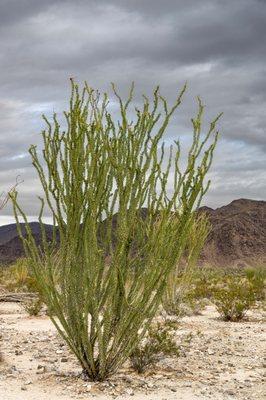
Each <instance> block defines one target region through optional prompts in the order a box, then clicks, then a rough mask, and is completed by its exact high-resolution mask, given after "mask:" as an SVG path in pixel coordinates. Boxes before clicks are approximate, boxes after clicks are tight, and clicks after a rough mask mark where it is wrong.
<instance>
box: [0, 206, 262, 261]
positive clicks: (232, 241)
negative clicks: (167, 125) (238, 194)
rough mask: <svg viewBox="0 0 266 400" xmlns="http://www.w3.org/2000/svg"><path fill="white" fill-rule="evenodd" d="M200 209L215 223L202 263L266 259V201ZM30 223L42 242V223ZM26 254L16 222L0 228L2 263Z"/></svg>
mask: <svg viewBox="0 0 266 400" xmlns="http://www.w3.org/2000/svg"><path fill="white" fill-rule="evenodd" d="M200 212H205V213H206V214H207V215H208V217H209V219H210V222H211V225H212V230H211V232H210V235H209V237H208V240H207V242H206V244H205V247H204V249H203V251H202V255H201V260H200V262H201V263H202V264H210V265H217V266H221V267H223V266H232V265H239V266H242V265H247V264H250V263H252V264H256V263H260V262H266V201H255V200H247V199H240V200H234V201H233V202H232V203H230V204H228V205H227V206H224V207H220V208H217V209H216V210H213V209H211V208H209V207H202V208H201V209H200ZM30 225H31V229H32V232H33V234H34V236H35V238H36V240H37V242H38V243H39V242H40V236H41V235H40V227H39V224H38V223H37V222H32V223H31V224H30ZM114 228H115V219H114ZM45 229H46V232H47V236H48V238H49V237H50V236H51V235H52V227H51V226H50V225H45ZM23 254H24V253H23V247H22V244H21V242H20V239H19V237H18V234H17V229H16V225H15V224H10V225H6V226H2V227H0V264H10V263H12V262H14V261H15V260H16V259H17V258H19V257H21V256H23Z"/></svg>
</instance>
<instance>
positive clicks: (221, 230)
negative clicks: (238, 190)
mask: <svg viewBox="0 0 266 400" xmlns="http://www.w3.org/2000/svg"><path fill="white" fill-rule="evenodd" d="M200 211H204V212H205V213H206V215H207V216H208V217H209V220H210V222H211V225H212V230H211V232H210V235H209V237H208V239H207V242H206V244H205V246H204V249H203V251H202V254H201V261H202V262H207V263H208V264H212V265H217V266H228V265H239V266H243V265H246V264H250V263H252V262H255V263H256V262H258V263H259V262H264V263H266V201H256V200H248V199H239V200H234V201H232V203H230V204H228V205H227V206H223V207H220V208H217V209H216V210H213V209H211V208H209V207H202V208H201V210H200Z"/></svg>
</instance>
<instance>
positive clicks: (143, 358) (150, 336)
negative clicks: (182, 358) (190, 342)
mask: <svg viewBox="0 0 266 400" xmlns="http://www.w3.org/2000/svg"><path fill="white" fill-rule="evenodd" d="M172 332H173V326H172V325H171V324H159V323H157V324H156V325H155V326H152V327H150V329H149V330H148V333H147V336H146V338H145V339H144V341H143V342H142V343H141V344H139V345H138V346H137V347H136V348H135V350H134V351H133V352H132V354H131V355H130V361H131V365H132V367H133V369H134V370H135V371H137V372H138V373H139V374H140V373H143V372H144V371H145V370H146V368H147V367H149V366H151V365H153V364H154V363H155V362H156V361H158V360H159V358H160V356H162V355H166V356H178V355H179V347H178V346H177V345H176V343H175V341H174V338H173V335H172Z"/></svg>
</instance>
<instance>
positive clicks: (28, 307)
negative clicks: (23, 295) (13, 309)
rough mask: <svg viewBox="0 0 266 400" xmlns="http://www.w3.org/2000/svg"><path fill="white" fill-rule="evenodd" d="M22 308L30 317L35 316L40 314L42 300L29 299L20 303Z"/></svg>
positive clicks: (38, 298) (37, 298)
mask: <svg viewBox="0 0 266 400" xmlns="http://www.w3.org/2000/svg"><path fill="white" fill-rule="evenodd" d="M21 305H22V307H23V308H24V310H25V311H26V312H27V314H29V315H30V316H35V317H36V316H37V315H39V314H40V311H41V309H42V306H43V302H42V299H41V298H40V297H39V296H37V297H36V298H35V297H33V298H30V299H27V300H25V301H24V302H23V303H21Z"/></svg>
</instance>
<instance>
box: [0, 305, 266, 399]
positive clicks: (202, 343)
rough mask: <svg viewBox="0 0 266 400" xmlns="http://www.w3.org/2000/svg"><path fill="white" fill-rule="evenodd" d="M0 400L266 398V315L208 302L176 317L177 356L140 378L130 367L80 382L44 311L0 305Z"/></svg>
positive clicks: (161, 362)
mask: <svg viewBox="0 0 266 400" xmlns="http://www.w3.org/2000/svg"><path fill="white" fill-rule="evenodd" d="M0 327H1V331H0V335H1V342H0V348H1V350H2V353H3V356H4V363H1V364H0V399H1V400H69V399H88V400H89V399H92V398H94V399H95V400H108V399H112V398H117V399H125V400H126V399H131V398H133V399H136V400H142V399H146V400H168V399H169V400H172V399H179V400H196V399H197V400H200V399H215V400H223V399H225V400H227V399H228V400H230V399H239V400H251V399H254V400H262V399H264V398H265V397H264V396H265V394H266V393H265V392H263V391H264V389H265V367H266V361H265V358H263V356H265V353H264V352H265V342H266V337H265V320H263V313H262V311H260V310H257V311H256V312H252V313H250V314H249V315H248V318H247V320H246V321H244V322H240V323H230V322H223V321H221V320H219V318H218V314H217V313H216V311H215V309H214V308H213V307H212V306H208V307H206V309H205V310H204V311H203V312H202V315H199V316H192V317H185V318H183V319H181V321H180V323H179V324H178V329H177V330H176V341H177V342H178V343H179V344H180V356H179V357H176V358H163V359H161V361H160V362H159V363H158V364H157V365H156V367H154V368H152V369H151V370H149V371H147V372H146V373H145V374H144V375H137V374H135V373H134V372H133V371H132V370H131V369H130V368H129V367H127V366H125V368H124V369H123V370H121V371H119V372H118V373H117V374H116V375H115V376H114V377H112V378H111V379H110V380H108V381H107V382H104V383H90V382H85V381H83V380H82V379H81V377H80V376H79V374H80V367H79V365H78V364H77V362H76V361H75V358H74V357H73V356H72V355H71V354H70V353H69V351H68V349H67V347H66V346H65V345H64V343H63V342H62V340H61V339H60V338H59V337H58V335H57V333H56V330H55V328H54V326H53V325H52V324H51V322H50V321H49V319H48V318H47V317H45V316H43V317H37V318H32V317H28V316H27V315H26V314H25V313H24V312H23V310H22V308H21V307H20V306H19V305H17V304H13V303H12V304H11V303H0Z"/></svg>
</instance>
